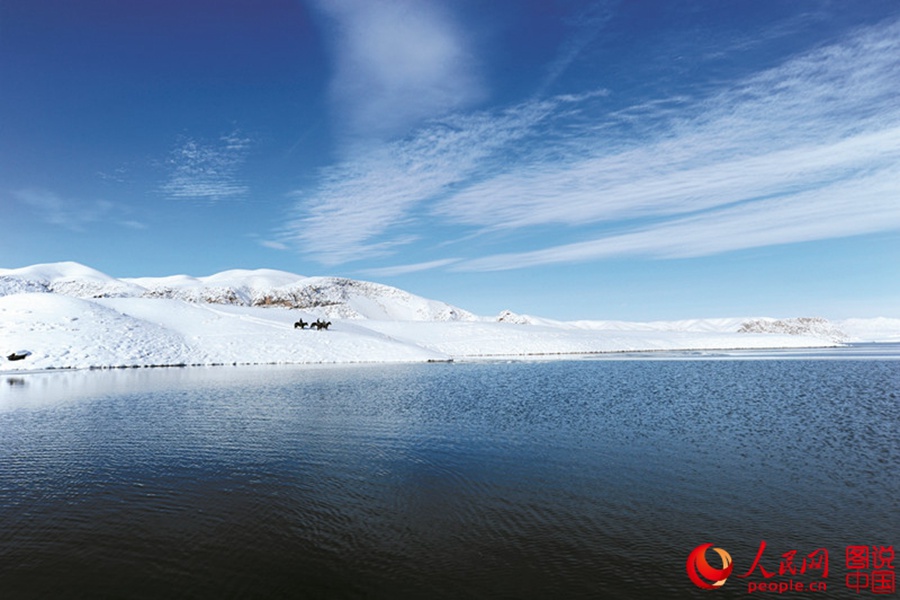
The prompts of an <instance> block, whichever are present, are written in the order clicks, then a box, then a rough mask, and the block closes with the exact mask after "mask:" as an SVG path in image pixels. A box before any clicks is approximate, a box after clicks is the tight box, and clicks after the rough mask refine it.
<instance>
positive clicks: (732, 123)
mask: <svg viewBox="0 0 900 600" xmlns="http://www.w3.org/2000/svg"><path fill="white" fill-rule="evenodd" d="M898 81H900V22H897V21H893V22H887V23H883V24H881V25H878V26H873V27H869V28H867V29H863V30H860V31H857V32H856V33H854V34H851V35H849V36H848V37H846V38H845V39H843V40H842V41H840V42H839V43H834V44H831V45H827V46H823V47H820V48H818V49H815V50H813V51H809V52H806V53H804V54H802V55H798V56H794V57H792V58H790V59H788V60H785V61H784V62H782V64H781V65H779V66H777V67H774V68H770V69H767V70H764V71H761V72H758V73H756V74H755V75H752V76H749V77H744V78H742V79H740V80H737V81H732V82H728V83H721V84H719V87H718V89H717V90H713V91H710V90H709V89H708V88H704V90H703V92H702V94H701V93H699V92H698V93H697V94H695V95H693V96H688V95H682V96H677V97H668V98H667V97H661V98H657V99H655V100H651V101H648V102H645V103H643V104H640V105H634V106H631V107H626V108H624V109H622V108H619V109H616V110H609V109H608V108H606V107H607V106H608V104H609V103H608V102H607V99H606V97H605V96H604V92H603V91H600V92H599V93H593V94H581V95H560V96H556V97H553V98H548V99H544V100H534V101H528V102H524V103H522V104H521V105H519V106H516V107H512V108H507V109H505V110H497V111H483V112H480V113H469V114H463V113H457V114H455V115H453V116H451V117H447V118H445V119H442V120H441V122H440V123H438V122H434V121H432V122H428V123H426V124H424V125H423V126H421V127H420V128H419V129H418V130H417V131H416V132H415V133H414V134H413V135H410V136H407V137H405V138H403V139H401V140H394V141H392V142H390V143H385V144H382V145H381V146H379V147H378V148H376V149H374V150H371V151H369V152H368V153H367V154H364V155H362V156H357V157H355V158H354V159H352V160H347V161H345V162H343V163H340V164H338V165H336V166H334V167H332V168H331V169H329V170H327V171H325V172H324V173H323V177H322V179H321V181H320V184H319V186H318V187H317V188H316V189H314V190H312V191H309V192H305V193H302V194H301V193H298V194H297V195H296V199H297V205H296V206H295V212H294V215H293V220H292V221H291V223H290V224H289V225H288V228H287V232H286V240H288V241H289V243H291V244H292V245H294V246H295V247H299V248H300V249H301V250H302V251H304V252H306V253H308V254H311V255H313V256H315V257H316V258H318V259H319V260H320V261H322V262H324V263H326V264H337V263H342V262H348V261H351V260H355V259H357V258H361V257H363V256H367V257H371V256H372V253H377V254H390V253H392V252H394V251H396V250H397V248H399V247H401V246H402V245H404V244H408V243H410V242H411V241H412V240H414V239H417V235H421V234H420V232H421V231H425V230H428V229H429V228H430V227H431V226H433V225H435V224H437V225H439V226H440V227H441V228H442V229H443V230H444V231H449V230H453V231H455V232H456V233H457V234H459V235H460V236H463V235H466V234H471V233H473V232H475V233H480V234H481V237H482V239H487V240H490V239H491V236H492V235H494V234H495V233H497V232H500V231H504V230H505V231H509V230H520V231H523V232H528V231H530V230H533V229H534V228H538V227H540V228H544V229H546V228H548V227H551V228H554V227H555V228H556V231H557V232H558V234H559V235H564V234H565V232H567V231H571V232H573V233H576V234H577V235H578V237H579V238H580V239H581V240H583V241H581V242H579V243H577V244H564V245H557V246H553V247H547V248H541V247H540V242H539V241H537V240H538V239H539V238H535V240H534V241H532V242H531V244H532V246H533V249H532V250H528V251H524V252H520V253H514V254H510V253H504V252H499V253H496V254H494V255H492V256H487V257H483V258H477V257H471V258H470V259H468V260H459V261H456V260H454V262H453V263H449V262H446V263H444V262H441V260H440V259H439V260H434V261H427V262H424V263H419V264H421V265H426V266H427V267H428V268H444V267H450V268H453V269H470V270H494V269H509V268H516V267H521V266H528V265H536V264H549V263H558V262H572V261H583V260H596V259H599V258H603V257H606V256H613V255H622V254H637V255H644V256H652V257H671V256H701V255H708V254H715V253H720V252H726V251H729V250H735V249H739V248H747V247H754V246H760V245H769V244H786V243H791V242H800V241H808V240H812V239H825V238H833V237H842V236H849V235H858V234H861V233H868V232H873V231H887V230H894V229H898V228H900V223H898V221H897V213H896V209H895V208H894V206H895V205H896V204H898V202H897V201H898V199H900V198H898V195H897V192H898V190H897V187H896V182H897V180H898V179H897V177H898V171H897V165H898V164H900V104H898V103H897V102H896V96H897V93H898V91H900V88H898V85H897V82H898ZM444 241H446V240H445V239H441V240H435V242H437V243H440V242H444ZM487 246H488V244H482V246H481V247H487ZM455 254H456V255H457V256H458V255H459V252H458V251H457V252H455ZM398 268H402V266H401V267H398Z"/></svg>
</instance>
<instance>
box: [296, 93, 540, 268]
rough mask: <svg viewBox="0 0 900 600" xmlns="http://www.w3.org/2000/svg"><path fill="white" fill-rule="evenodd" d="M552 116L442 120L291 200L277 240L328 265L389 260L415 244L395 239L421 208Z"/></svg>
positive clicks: (327, 173)
mask: <svg viewBox="0 0 900 600" xmlns="http://www.w3.org/2000/svg"><path fill="white" fill-rule="evenodd" d="M553 110H554V109H553V107H552V105H551V103H548V102H534V103H530V104H527V105H523V106H520V107H515V108H514V109H511V110H509V111H506V112H505V113H504V114H503V115H499V116H498V115H488V114H481V113H476V114H474V115H467V116H462V115H460V116H455V117H452V118H448V119H443V120H441V121H440V122H434V123H431V124H429V125H428V126H427V127H423V128H421V129H420V130H419V131H418V132H417V134H416V135H415V136H413V137H411V138H408V139H404V140H400V141H395V142H392V143H386V144H383V145H381V146H380V147H378V148H376V149H373V150H370V151H369V152H368V153H367V154H366V155H365V156H363V157H362V158H359V159H357V160H355V161H348V162H344V163H340V164H338V165H336V166H334V167H330V168H328V169H325V170H324V171H323V172H322V177H321V180H320V183H319V185H318V188H317V189H316V190H314V191H313V192H312V193H309V194H308V193H305V192H303V191H297V192H294V193H293V194H292V195H291V196H292V198H294V200H295V206H294V209H293V214H292V217H291V219H290V220H289V221H288V223H287V224H286V226H285V227H284V229H283V230H282V231H281V232H280V235H279V238H280V239H281V240H282V241H284V242H285V243H290V244H291V245H293V246H295V247H297V248H299V249H300V250H302V251H304V252H305V253H307V254H310V255H312V256H314V257H315V258H317V259H318V260H319V261H320V262H322V263H323V264H328V265H334V264H340V263H344V262H349V261H352V260H357V259H359V258H363V257H366V258H371V257H372V256H383V255H385V254H390V253H392V252H393V251H395V249H396V248H397V247H399V246H402V245H405V244H408V243H411V242H412V241H415V240H416V239H418V236H416V235H410V234H408V233H406V234H403V233H392V231H395V230H397V229H401V228H402V227H403V226H404V225H411V224H412V223H413V221H414V216H413V215H412V213H413V211H414V210H415V209H416V208H417V206H419V205H420V204H421V203H422V202H423V201H425V200H428V199H431V198H435V197H438V196H440V195H441V194H445V193H447V191H448V190H449V189H451V188H452V187H453V186H455V185H464V184H465V183H466V181H467V180H468V179H469V178H471V177H472V176H473V174H474V173H476V172H478V171H479V170H480V169H483V168H485V167H486V165H488V164H489V162H490V161H489V159H490V157H491V156H492V155H493V154H494V153H496V152H497V151H498V150H500V149H503V148H505V147H506V146H508V145H509V144H511V143H513V142H514V141H515V140H517V139H520V138H521V137H522V136H524V135H527V134H528V133H529V132H530V131H531V129H532V127H531V125H532V124H533V123H534V122H536V121H540V120H541V119H543V118H545V117H546V116H547V115H548V114H552V112H553ZM386 236H387V237H388V238H389V239H384V238H385V237H386Z"/></svg>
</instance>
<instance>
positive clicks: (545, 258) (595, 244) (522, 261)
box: [454, 165, 900, 271]
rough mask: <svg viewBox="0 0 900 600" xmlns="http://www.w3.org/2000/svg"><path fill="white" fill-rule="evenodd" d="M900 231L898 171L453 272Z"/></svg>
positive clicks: (684, 254)
mask: <svg viewBox="0 0 900 600" xmlns="http://www.w3.org/2000/svg"><path fill="white" fill-rule="evenodd" d="M896 229H900V166H897V165H895V166H894V167H893V168H887V169H884V170H881V171H876V172H874V173H871V174H869V175H867V176H865V177H860V178H858V179H854V180H851V181H842V182H838V183H834V184H831V185H827V186H824V187H822V188H817V189H815V190H809V191H805V192H802V193H796V194H790V195H787V196H785V197H779V198H770V199H767V200H761V201H758V202H749V203H743V204H738V205H735V206H729V207H725V208H721V209H719V210H714V211H709V212H703V213H701V214H699V215H695V216H691V217H686V218H682V219H677V220H674V221H669V222H664V223H662V224H659V225H655V226H651V227H644V228H640V229H638V230H636V231H633V232H630V233H622V234H616V235H610V236H607V237H603V238H599V239H594V240H590V241H586V242H578V243H573V244H563V245H558V246H554V247H551V248H545V249H541V250H534V251H530V252H519V253H505V254H497V255H494V256H487V257H483V258H478V259H473V260H470V261H465V262H461V263H457V265H456V266H455V267H454V270H461V271H499V270H508V269H517V268H523V267H533V266H540V265H550V264H560V263H573V262H584V261H590V260H597V259H602V258H609V257H614V256H647V257H653V258H688V257H696V256H707V255H711V254H718V253H722V252H728V251H732V250H742V249H746V248H755V247H760V246H771V245H778V244H790V243H797V242H807V241H814V240H821V239H828V238H837V237H847V236H853V235H860V234H865V233H872V232H877V231H886V230H896Z"/></svg>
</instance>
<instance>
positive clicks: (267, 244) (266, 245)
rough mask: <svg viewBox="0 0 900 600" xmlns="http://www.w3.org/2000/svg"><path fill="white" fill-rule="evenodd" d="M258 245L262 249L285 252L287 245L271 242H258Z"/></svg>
mask: <svg viewBox="0 0 900 600" xmlns="http://www.w3.org/2000/svg"><path fill="white" fill-rule="evenodd" d="M259 245H260V246H263V247H264V248H270V249H272V250H287V249H288V246H287V244H283V243H281V242H276V241H273V240H259Z"/></svg>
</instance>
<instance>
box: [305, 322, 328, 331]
mask: <svg viewBox="0 0 900 600" xmlns="http://www.w3.org/2000/svg"><path fill="white" fill-rule="evenodd" d="M329 325H331V321H323V320H322V319H316V322H315V323H311V324H310V327H315V328H316V329H318V330H319V331H322V330H323V329H328V326H329Z"/></svg>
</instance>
